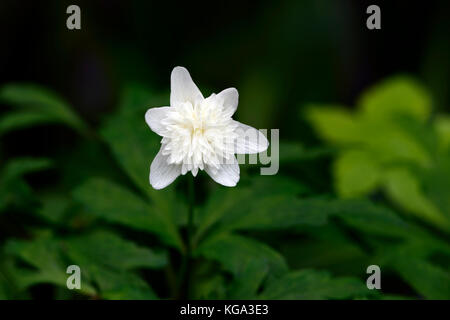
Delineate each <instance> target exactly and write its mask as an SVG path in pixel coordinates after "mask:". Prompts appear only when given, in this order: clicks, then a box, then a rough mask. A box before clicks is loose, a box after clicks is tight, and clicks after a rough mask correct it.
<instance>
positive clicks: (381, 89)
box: [358, 76, 431, 121]
mask: <svg viewBox="0 0 450 320" xmlns="http://www.w3.org/2000/svg"><path fill="white" fill-rule="evenodd" d="M358 104H359V105H360V106H361V108H362V113H363V115H364V116H365V117H368V118H371V119H374V118H377V119H389V118H391V119H392V117H393V116H394V117H395V116H396V115H399V114H403V115H409V116H412V117H414V118H416V119H418V120H420V121H426V120H427V119H428V117H429V115H430V112H431V97H430V95H429V94H428V92H427V90H426V89H425V88H424V87H423V86H422V85H421V84H420V83H418V82H417V81H415V80H414V79H412V78H409V77H407V76H396V77H393V78H390V79H388V80H385V81H383V82H381V83H380V84H377V85H375V86H373V87H372V88H370V89H369V90H368V91H366V92H365V93H364V94H363V95H362V96H361V98H360V101H359V103H358Z"/></svg>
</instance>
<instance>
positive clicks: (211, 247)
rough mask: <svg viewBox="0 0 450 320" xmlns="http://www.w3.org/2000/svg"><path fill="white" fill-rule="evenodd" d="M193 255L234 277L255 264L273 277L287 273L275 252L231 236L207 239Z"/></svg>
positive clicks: (264, 246)
mask: <svg viewBox="0 0 450 320" xmlns="http://www.w3.org/2000/svg"><path fill="white" fill-rule="evenodd" d="M194 253H195V255H196V256H203V257H205V258H208V259H211V260H215V261H217V262H219V263H221V264H222V266H223V268H224V269H225V270H227V271H229V272H231V273H232V274H234V275H237V274H240V273H241V272H243V270H245V269H246V268H247V265H248V264H250V263H252V264H254V263H257V264H258V265H259V266H260V268H261V269H265V268H268V269H269V270H270V273H271V275H273V276H277V275H281V274H283V273H285V272H286V271H287V266H286V262H285V261H284V259H283V257H282V256H281V255H280V254H279V253H277V252H276V251H275V250H273V249H272V248H270V247H269V246H267V245H265V244H263V243H260V242H258V241H256V240H253V239H250V238H246V237H243V236H238V235H233V234H220V235H217V236H213V237H211V238H208V239H207V240H206V241H204V242H203V243H202V244H201V245H200V246H199V247H198V248H197V249H196V250H195V252H194Z"/></svg>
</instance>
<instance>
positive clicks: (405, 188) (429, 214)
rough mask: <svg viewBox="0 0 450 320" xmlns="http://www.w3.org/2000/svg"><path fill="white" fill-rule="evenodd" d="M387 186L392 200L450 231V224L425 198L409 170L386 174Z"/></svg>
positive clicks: (396, 170) (392, 170)
mask: <svg viewBox="0 0 450 320" xmlns="http://www.w3.org/2000/svg"><path fill="white" fill-rule="evenodd" d="M384 179H385V185H386V189H387V193H388V195H389V196H390V197H391V199H392V200H393V201H394V202H396V203H398V204H399V205H401V206H402V207H403V208H405V209H406V210H407V211H408V212H410V213H412V214H415V215H417V216H419V217H421V218H423V219H426V220H428V221H429V222H431V223H433V224H435V225H436V226H437V227H439V228H442V229H444V230H447V231H449V230H450V222H449V220H447V219H446V218H445V216H444V215H443V214H442V212H440V211H439V209H438V208H437V207H436V206H435V205H434V204H433V203H432V202H431V201H430V200H429V199H428V198H427V197H426V196H425V194H424V193H423V191H422V190H421V187H420V183H419V181H418V180H417V178H416V177H415V176H414V175H413V174H411V173H410V172H409V171H408V170H406V169H403V168H399V169H391V170H389V171H388V172H387V173H386V174H385V177H384Z"/></svg>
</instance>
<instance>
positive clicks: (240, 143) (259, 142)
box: [234, 121, 269, 154]
mask: <svg viewBox="0 0 450 320" xmlns="http://www.w3.org/2000/svg"><path fill="white" fill-rule="evenodd" d="M234 123H235V124H237V125H238V127H237V128H236V129H235V132H236V133H237V134H238V137H237V138H236V140H235V142H234V147H235V153H237V154H247V153H259V152H263V151H265V150H266V149H267V147H268V146H269V141H268V140H267V138H266V137H265V136H264V134H262V132H260V131H259V130H256V129H255V128H252V127H250V126H247V125H246V124H243V123H240V122H238V121H234Z"/></svg>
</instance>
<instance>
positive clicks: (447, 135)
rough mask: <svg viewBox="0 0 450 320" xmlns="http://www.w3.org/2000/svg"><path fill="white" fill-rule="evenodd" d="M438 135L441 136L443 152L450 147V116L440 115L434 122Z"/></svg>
mask: <svg viewBox="0 0 450 320" xmlns="http://www.w3.org/2000/svg"><path fill="white" fill-rule="evenodd" d="M434 125H435V128H436V131H437V134H438V135H439V140H440V146H441V148H442V149H443V150H446V149H448V147H449V146H450V116H448V115H439V116H437V117H436V120H435V122H434Z"/></svg>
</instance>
